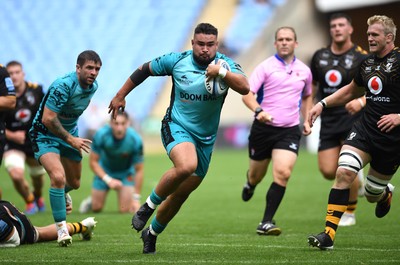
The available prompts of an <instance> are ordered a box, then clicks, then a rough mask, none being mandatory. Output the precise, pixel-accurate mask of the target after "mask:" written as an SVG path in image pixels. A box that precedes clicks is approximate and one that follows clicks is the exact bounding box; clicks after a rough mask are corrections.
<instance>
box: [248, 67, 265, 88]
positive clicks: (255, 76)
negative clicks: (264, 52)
mask: <svg viewBox="0 0 400 265" xmlns="http://www.w3.org/2000/svg"><path fill="white" fill-rule="evenodd" d="M265 75H266V71H265V70H264V68H263V64H259V65H257V66H256V68H255V69H254V71H253V72H252V74H251V75H250V78H249V84H250V91H251V92H253V93H254V94H257V92H258V91H259V90H260V89H262V87H263V84H264V80H265V79H266V77H265Z"/></svg>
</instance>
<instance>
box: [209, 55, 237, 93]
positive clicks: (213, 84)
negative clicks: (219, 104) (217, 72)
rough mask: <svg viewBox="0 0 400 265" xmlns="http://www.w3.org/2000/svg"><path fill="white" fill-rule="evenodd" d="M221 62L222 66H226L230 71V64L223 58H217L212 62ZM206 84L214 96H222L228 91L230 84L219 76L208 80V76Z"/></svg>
mask: <svg viewBox="0 0 400 265" xmlns="http://www.w3.org/2000/svg"><path fill="white" fill-rule="evenodd" d="M216 63H217V64H219V65H221V67H224V68H225V69H226V70H228V71H230V70H231V68H230V67H229V64H228V63H227V62H226V61H225V60H223V59H215V60H213V61H212V62H211V63H210V64H216ZM204 85H205V87H206V90H207V92H208V93H210V94H211V95H214V96H221V95H224V94H226V93H227V92H228V88H229V86H228V85H227V84H226V83H225V82H224V80H223V79H222V78H221V77H220V76H217V77H215V78H212V79H210V80H208V81H207V78H205V79H204Z"/></svg>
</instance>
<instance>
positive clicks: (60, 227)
mask: <svg viewBox="0 0 400 265" xmlns="http://www.w3.org/2000/svg"><path fill="white" fill-rule="evenodd" d="M56 227H57V234H58V237H60V235H62V234H68V235H69V232H68V227H67V222H66V221H61V222H56Z"/></svg>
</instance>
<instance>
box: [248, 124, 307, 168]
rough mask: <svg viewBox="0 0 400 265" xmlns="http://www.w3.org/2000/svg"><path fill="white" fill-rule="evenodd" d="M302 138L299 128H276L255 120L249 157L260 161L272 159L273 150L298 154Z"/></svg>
mask: <svg viewBox="0 0 400 265" xmlns="http://www.w3.org/2000/svg"><path fill="white" fill-rule="evenodd" d="M300 138H301V132H300V128H299V126H294V127H289V128H283V127H274V126H271V125H266V124H265V123H261V122H259V121H258V120H255V121H254V122H253V125H252V126H251V130H250V135H249V157H250V158H251V159H252V160H258V161H259V160H264V159H270V158H271V157H272V150H273V149H284V150H289V151H292V152H294V153H296V154H298V153H299V144H300Z"/></svg>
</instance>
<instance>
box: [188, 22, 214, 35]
mask: <svg viewBox="0 0 400 265" xmlns="http://www.w3.org/2000/svg"><path fill="white" fill-rule="evenodd" d="M200 33H203V34H207V35H215V36H217V37H218V29H217V28H216V27H214V26H213V25H211V24H210V23H200V24H198V25H197V27H196V28H195V29H194V34H200Z"/></svg>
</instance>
